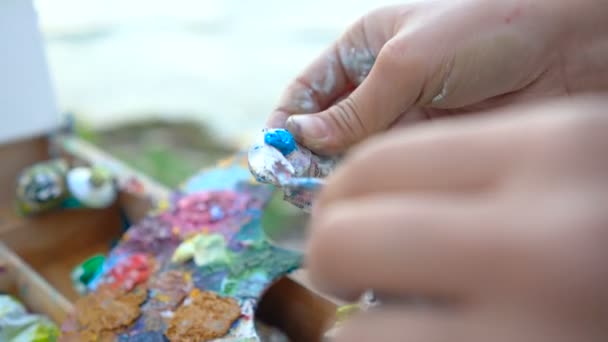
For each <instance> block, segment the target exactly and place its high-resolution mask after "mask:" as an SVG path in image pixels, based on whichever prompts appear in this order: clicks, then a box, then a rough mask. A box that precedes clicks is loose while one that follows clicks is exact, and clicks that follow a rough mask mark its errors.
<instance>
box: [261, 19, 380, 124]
mask: <svg viewBox="0 0 608 342" xmlns="http://www.w3.org/2000/svg"><path fill="white" fill-rule="evenodd" d="M387 10H390V9H389V8H384V9H381V10H378V11H375V12H372V13H370V14H369V15H366V16H364V17H362V18H361V19H359V20H358V21H357V22H356V23H355V24H354V25H353V26H352V27H351V28H350V29H348V30H347V31H346V33H344V34H343V35H342V37H340V39H338V40H337V41H336V42H335V43H334V44H332V46H331V47H329V48H328V49H327V50H326V51H324V52H323V53H322V54H321V55H320V56H319V57H317V59H316V60H315V61H314V62H313V63H312V64H310V65H309V66H308V67H307V68H306V69H305V70H304V72H302V73H301V74H300V75H299V76H298V77H296V78H295V80H294V81H292V82H291V84H289V85H288V86H287V88H286V90H285V92H284V93H283V95H282V96H281V99H280V100H279V103H278V105H277V107H276V109H275V110H274V111H273V112H272V114H271V115H270V118H269V119H268V121H267V126H268V127H273V128H284V127H285V121H286V120H287V118H288V117H289V116H291V115H293V114H311V113H317V112H320V111H322V110H325V109H327V108H328V107H329V106H330V105H332V104H333V103H335V102H336V101H337V100H339V99H340V98H342V97H343V96H344V95H346V94H348V93H350V92H351V91H352V90H353V89H354V88H356V87H357V86H358V85H359V84H361V83H362V82H363V80H364V79H365V77H366V76H367V75H368V74H369V72H370V70H371V68H372V66H373V64H374V61H375V58H376V56H377V54H378V52H379V51H380V49H381V47H382V45H384V43H385V42H386V41H387V40H388V39H389V38H390V35H391V34H392V33H391V32H389V31H388V30H382V29H379V28H380V27H381V26H382V27H392V26H391V25H390V23H382V24H379V23H378V21H375V18H376V17H377V16H379V15H381V14H382V13H383V12H384V11H387Z"/></svg>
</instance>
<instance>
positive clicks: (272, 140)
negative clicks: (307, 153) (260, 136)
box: [264, 129, 298, 156]
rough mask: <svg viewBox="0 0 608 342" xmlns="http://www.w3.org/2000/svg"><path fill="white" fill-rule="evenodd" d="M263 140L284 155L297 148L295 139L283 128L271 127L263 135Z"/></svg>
mask: <svg viewBox="0 0 608 342" xmlns="http://www.w3.org/2000/svg"><path fill="white" fill-rule="evenodd" d="M264 142H265V143H267V144H268V145H270V146H272V147H274V148H276V149H277V150H279V151H280V152H281V153H282V154H283V155H284V156H288V155H289V154H290V153H291V152H293V151H295V150H297V148H298V147H297V146H296V140H295V139H294V138H293V136H292V135H291V133H289V131H287V130H285V129H273V130H270V131H268V132H266V134H265V135H264Z"/></svg>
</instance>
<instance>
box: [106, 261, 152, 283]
mask: <svg viewBox="0 0 608 342" xmlns="http://www.w3.org/2000/svg"><path fill="white" fill-rule="evenodd" d="M151 271H152V270H151V267H150V262H149V259H148V256H147V255H146V254H142V253H136V254H133V255H130V256H128V257H127V258H125V259H124V260H122V261H121V262H120V263H118V264H117V265H116V266H114V268H112V270H111V271H110V276H111V279H112V287H113V288H115V289H118V288H124V289H126V290H128V291H130V290H132V289H133V288H134V287H135V286H136V285H139V284H141V283H144V282H145V281H146V280H148V277H149V276H150V274H151V273H152V272H151Z"/></svg>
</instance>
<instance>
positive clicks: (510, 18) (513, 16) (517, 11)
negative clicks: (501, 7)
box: [505, 7, 521, 24]
mask: <svg viewBox="0 0 608 342" xmlns="http://www.w3.org/2000/svg"><path fill="white" fill-rule="evenodd" d="M520 16H521V8H519V7H517V8H515V9H514V10H513V11H511V13H509V14H508V15H507V16H506V17H505V23H506V24H510V23H511V22H512V21H513V20H515V19H517V18H518V17H520Z"/></svg>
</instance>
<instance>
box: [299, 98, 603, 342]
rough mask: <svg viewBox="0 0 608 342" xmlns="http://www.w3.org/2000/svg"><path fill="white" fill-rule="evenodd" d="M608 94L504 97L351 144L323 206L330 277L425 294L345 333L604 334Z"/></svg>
mask: <svg viewBox="0 0 608 342" xmlns="http://www.w3.org/2000/svg"><path fill="white" fill-rule="evenodd" d="M607 108H608V100H607V99H604V98H600V97H590V98H578V99H575V100H569V101H561V102H551V103H548V104H540V105H535V106H524V107H522V106H518V107H514V108H512V107H507V108H504V109H501V110H500V112H499V113H493V114H497V115H493V114H492V113H488V114H487V115H484V116H483V117H476V118H475V119H473V118H472V117H470V118H465V117H460V118H454V119H449V120H439V121H436V122H433V123H429V124H428V125H420V126H417V127H407V128H404V129H402V130H395V131H392V132H391V133H387V134H384V135H382V136H379V137H377V138H373V139H370V140H369V141H367V142H366V143H364V144H361V145H360V146H358V147H357V148H355V149H354V150H353V151H352V153H351V154H349V155H348V156H347V158H346V160H345V161H344V163H343V164H342V165H341V167H339V168H338V170H336V172H335V174H333V175H332V176H331V177H330V178H329V179H328V184H327V186H326V188H325V189H324V190H323V192H322V193H321V195H320V198H319V202H318V206H317V207H316V208H315V210H314V211H313V220H312V223H311V225H312V237H311V242H310V245H309V248H308V253H307V255H308V258H309V259H308V260H307V262H308V265H309V267H310V271H311V276H312V279H313V280H314V281H315V283H316V284H317V285H319V286H320V287H321V288H322V289H324V290H327V291H329V292H331V293H333V294H335V295H337V296H340V297H342V298H345V299H353V298H355V297H356V296H357V295H359V294H361V293H362V291H364V290H365V289H374V290H375V291H376V292H377V293H382V294H386V295H389V296H406V295H415V296H424V297H426V298H429V299H437V300H441V301H442V303H444V305H443V306H437V307H434V306H431V307H412V306H407V305H405V304H403V305H402V304H399V303H394V304H390V303H389V304H388V305H386V306H380V307H379V309H377V310H372V311H370V312H368V313H364V314H362V316H361V317H359V318H357V317H355V318H354V320H353V321H352V322H351V323H350V324H348V323H347V324H346V326H345V328H344V331H343V334H342V336H341V339H340V341H348V342H354V341H416V342H427V341H428V342H443V341H445V342H456V341H466V342H495V341H500V342H515V341H517V342H562V341H577V342H578V341H581V342H582V341H585V342H589V341H598V342H599V341H608V323H607V322H608V266H607V264H608V152H607V151H608V115H607V114H608V112H607Z"/></svg>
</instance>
